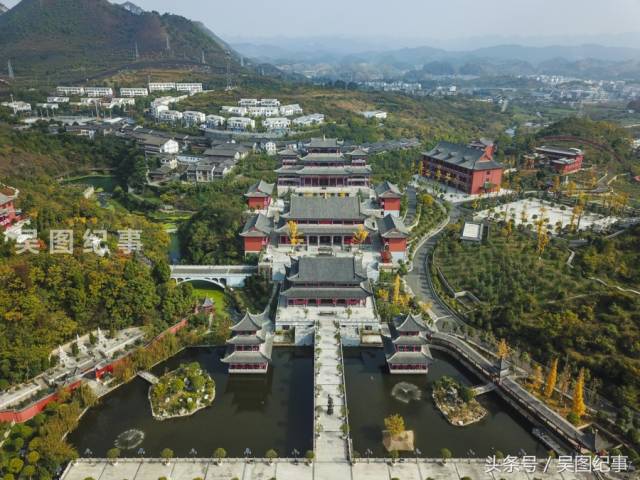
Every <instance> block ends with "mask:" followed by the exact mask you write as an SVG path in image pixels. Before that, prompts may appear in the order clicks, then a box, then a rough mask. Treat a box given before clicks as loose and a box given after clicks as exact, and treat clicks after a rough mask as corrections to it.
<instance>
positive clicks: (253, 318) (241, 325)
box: [231, 312, 269, 332]
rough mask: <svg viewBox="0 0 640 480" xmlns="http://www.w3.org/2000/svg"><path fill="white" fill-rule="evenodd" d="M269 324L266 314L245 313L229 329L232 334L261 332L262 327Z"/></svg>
mask: <svg viewBox="0 0 640 480" xmlns="http://www.w3.org/2000/svg"><path fill="white" fill-rule="evenodd" d="M266 322H269V317H268V314H267V312H262V313H250V312H246V313H245V314H244V317H242V319H241V320H240V321H239V322H237V323H236V324H235V325H233V326H232V327H231V331H232V332H253V331H255V332H257V331H258V330H262V327H263V325H264V324H265V323H266Z"/></svg>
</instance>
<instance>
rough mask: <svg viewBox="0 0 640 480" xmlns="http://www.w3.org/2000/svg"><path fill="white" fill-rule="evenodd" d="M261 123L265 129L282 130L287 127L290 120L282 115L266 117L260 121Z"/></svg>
mask: <svg viewBox="0 0 640 480" xmlns="http://www.w3.org/2000/svg"><path fill="white" fill-rule="evenodd" d="M262 125H263V126H264V128H266V129H267V130H284V129H285V128H289V126H290V125H291V120H289V119H288V118H284V117H274V118H267V119H265V120H264V121H263V122H262Z"/></svg>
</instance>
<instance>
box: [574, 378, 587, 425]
mask: <svg viewBox="0 0 640 480" xmlns="http://www.w3.org/2000/svg"><path fill="white" fill-rule="evenodd" d="M571 412H572V413H575V414H576V415H577V416H578V418H582V416H583V415H584V414H585V413H586V412H587V407H586V405H585V404H584V368H581V369H580V371H579V372H578V379H577V380H576V384H575V387H574V389H573V405H572V407H571Z"/></svg>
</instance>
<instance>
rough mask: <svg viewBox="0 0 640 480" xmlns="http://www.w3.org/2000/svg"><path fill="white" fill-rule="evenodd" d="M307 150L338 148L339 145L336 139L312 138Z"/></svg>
mask: <svg viewBox="0 0 640 480" xmlns="http://www.w3.org/2000/svg"><path fill="white" fill-rule="evenodd" d="M306 147H307V148H338V147H340V144H339V143H338V140H337V139H336V138H312V139H311V140H310V141H309V143H308V144H307V145H306Z"/></svg>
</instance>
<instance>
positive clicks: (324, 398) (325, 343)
mask: <svg viewBox="0 0 640 480" xmlns="http://www.w3.org/2000/svg"><path fill="white" fill-rule="evenodd" d="M339 332H340V330H339V328H338V327H337V326H336V325H335V324H334V321H333V318H331V317H329V318H326V319H322V320H320V326H319V327H316V342H315V350H316V354H315V390H316V392H315V395H316V398H315V404H316V412H315V415H316V434H317V437H316V441H315V450H316V461H317V462H318V464H322V463H323V462H338V463H340V462H344V463H345V465H347V461H348V446H347V441H346V440H345V439H344V438H343V437H344V434H343V432H342V425H343V424H344V417H343V413H344V412H343V410H344V409H343V407H345V400H344V399H345V396H344V392H343V390H342V386H343V382H342V368H343V367H342V349H341V347H340V339H339V337H338V338H336V337H337V336H338V335H339ZM318 352H319V353H318ZM329 397H331V399H332V400H333V413H332V414H331V415H329V414H328V413H327V405H328V403H329ZM318 430H320V431H319V432H318Z"/></svg>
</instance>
